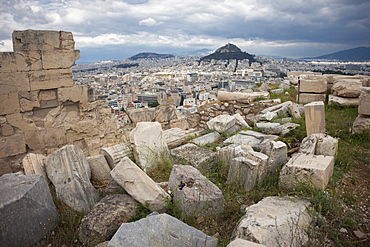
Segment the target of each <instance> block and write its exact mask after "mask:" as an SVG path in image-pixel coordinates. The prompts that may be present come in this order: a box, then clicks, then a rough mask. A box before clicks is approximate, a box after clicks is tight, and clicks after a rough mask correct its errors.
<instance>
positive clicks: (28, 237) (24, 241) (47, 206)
mask: <svg viewBox="0 0 370 247" xmlns="http://www.w3.org/2000/svg"><path fill="white" fill-rule="evenodd" d="M0 195H1V196H0V221H1V225H0V232H1V234H0V246H8V247H12V246H14V247H16V246H33V245H34V244H35V243H36V242H37V241H40V240H41V239H42V238H43V237H44V236H46V235H47V234H48V233H49V232H50V231H52V230H53V229H54V227H55V226H56V225H57V224H58V213H57V210H56V208H55V205H54V203H53V199H52V197H51V194H50V191H49V187H48V185H47V183H46V182H45V179H44V178H43V177H42V176H41V175H18V174H15V173H11V174H5V175H3V176H1V177H0Z"/></svg>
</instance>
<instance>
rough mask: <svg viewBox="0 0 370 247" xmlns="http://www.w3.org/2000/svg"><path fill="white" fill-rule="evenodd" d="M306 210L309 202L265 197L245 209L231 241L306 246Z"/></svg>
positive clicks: (307, 224) (308, 224) (308, 223)
mask: <svg viewBox="0 0 370 247" xmlns="http://www.w3.org/2000/svg"><path fill="white" fill-rule="evenodd" d="M309 206H310V202H309V201H307V200H303V199H297V198H293V197H266V198H264V199H262V200H261V201H259V202H258V203H257V204H254V205H251V206H249V207H247V208H246V209H245V212H246V214H245V215H244V216H243V218H242V219H241V221H240V223H239V224H238V226H237V227H236V228H235V230H234V233H233V238H235V237H236V238H241V239H245V240H249V241H253V242H255V243H259V244H262V245H266V246H305V244H306V243H307V242H308V240H309V238H308V235H307V227H309V226H310V224H311V221H312V218H311V216H310V213H309V211H308V210H309V209H308V207H309ZM243 246H244V245H243ZM247 246H248V245H247ZM252 246H253V245H252Z"/></svg>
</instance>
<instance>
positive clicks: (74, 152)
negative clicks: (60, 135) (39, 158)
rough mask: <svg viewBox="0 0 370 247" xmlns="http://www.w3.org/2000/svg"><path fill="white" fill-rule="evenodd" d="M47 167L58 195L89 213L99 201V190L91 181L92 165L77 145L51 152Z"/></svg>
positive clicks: (74, 206)
mask: <svg viewBox="0 0 370 247" xmlns="http://www.w3.org/2000/svg"><path fill="white" fill-rule="evenodd" d="M45 167H46V173H47V175H48V177H49V179H50V180H51V182H52V183H53V184H54V186H55V191H56V194H57V197H59V198H60V199H61V200H63V201H64V202H65V203H66V204H67V205H68V206H70V207H71V208H73V209H74V210H76V211H80V212H86V213H87V212H89V211H90V210H91V209H92V207H93V206H94V205H95V203H97V202H98V201H99V192H98V191H97V190H96V189H95V188H94V187H93V186H92V184H91V183H90V178H91V170H90V166H89V164H88V162H87V160H86V158H85V156H84V155H83V152H82V150H81V149H80V148H78V147H77V146H74V145H67V146H64V147H63V148H61V149H58V150H56V151H54V152H53V153H51V154H49V155H48V156H47V157H46V159H45Z"/></svg>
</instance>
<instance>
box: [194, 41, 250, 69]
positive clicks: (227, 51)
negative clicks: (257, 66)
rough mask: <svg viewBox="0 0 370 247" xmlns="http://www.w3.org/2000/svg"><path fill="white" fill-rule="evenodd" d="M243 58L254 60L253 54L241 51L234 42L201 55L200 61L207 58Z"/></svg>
mask: <svg viewBox="0 0 370 247" xmlns="http://www.w3.org/2000/svg"><path fill="white" fill-rule="evenodd" d="M212 59H214V60H231V59H235V60H244V59H248V60H249V63H250V64H251V63H253V62H256V59H255V56H254V55H251V54H249V53H247V52H243V51H242V50H241V49H240V48H239V47H237V46H236V45H234V44H231V43H228V44H226V45H224V46H222V47H220V48H218V49H217V50H216V51H215V52H214V53H212V54H210V55H207V56H205V57H202V58H201V59H200V61H203V60H205V61H207V60H212Z"/></svg>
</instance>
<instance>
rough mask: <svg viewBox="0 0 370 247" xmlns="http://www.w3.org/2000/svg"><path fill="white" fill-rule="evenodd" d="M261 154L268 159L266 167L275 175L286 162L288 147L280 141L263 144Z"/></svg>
mask: <svg viewBox="0 0 370 247" xmlns="http://www.w3.org/2000/svg"><path fill="white" fill-rule="evenodd" d="M261 152H262V153H264V154H266V155H267V156H268V157H269V158H268V164H269V165H268V166H269V171H270V172H271V173H276V172H277V171H278V169H280V168H281V166H282V165H284V164H285V163H286V162H287V160H288V147H287V145H286V144H285V143H284V142H282V141H266V142H263V143H262V144H261Z"/></svg>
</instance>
